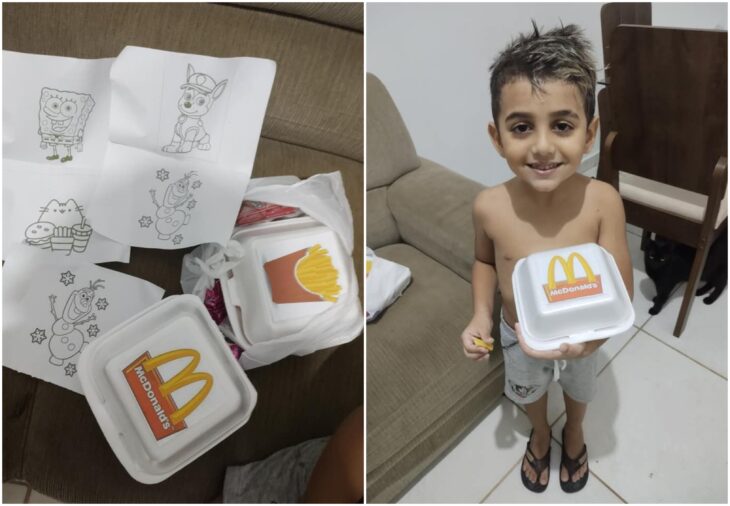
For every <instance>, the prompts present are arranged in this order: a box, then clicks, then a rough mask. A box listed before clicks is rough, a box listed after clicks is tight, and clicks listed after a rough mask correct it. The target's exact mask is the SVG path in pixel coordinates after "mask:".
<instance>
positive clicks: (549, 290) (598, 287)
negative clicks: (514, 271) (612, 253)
mask: <svg viewBox="0 0 730 506" xmlns="http://www.w3.org/2000/svg"><path fill="white" fill-rule="evenodd" d="M576 261H577V262H578V263H579V264H580V265H581V267H583V271H584V272H585V274H586V277H584V278H578V279H576V277H575V263H576ZM558 264H560V266H561V267H562V268H563V273H564V274H565V281H555V269H556V267H557V266H558ZM547 277H548V282H547V285H543V287H544V289H545V295H547V298H548V302H558V301H561V300H566V299H574V298H578V297H586V296H588V295H596V294H599V293H602V292H603V287H602V284H601V276H597V275H595V274H594V273H593V269H591V266H590V265H589V264H588V262H587V261H586V259H585V258H584V257H583V255H581V254H580V253H578V252H575V251H574V252H572V253H571V254H570V255H568V259H567V260H566V259H565V258H563V257H562V256H560V255H555V256H553V257H552V258H551V259H550V264H549V265H548V276H547Z"/></svg>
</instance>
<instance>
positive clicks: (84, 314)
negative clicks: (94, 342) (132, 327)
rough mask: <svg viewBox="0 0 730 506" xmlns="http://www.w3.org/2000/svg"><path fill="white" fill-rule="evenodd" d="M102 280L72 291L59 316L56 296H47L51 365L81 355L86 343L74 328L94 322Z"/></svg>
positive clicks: (79, 332)
mask: <svg viewBox="0 0 730 506" xmlns="http://www.w3.org/2000/svg"><path fill="white" fill-rule="evenodd" d="M103 282H104V280H103V279H97V280H96V281H94V282H93V283H92V282H91V281H89V286H88V287H85V288H81V289H80V290H74V291H73V292H71V295H69V296H68V299H66V305H65V306H64V307H63V312H62V313H61V315H60V316H59V315H58V314H56V296H55V295H49V296H48V300H50V301H51V315H52V316H53V319H54V322H53V326H52V327H51V332H52V333H53V335H52V336H51V338H50V339H49V340H48V348H49V349H50V351H51V357H50V359H49V362H50V363H51V364H53V365H58V366H61V365H63V362H64V360H68V359H70V358H71V357H73V356H74V355H76V354H77V353H81V350H82V349H83V347H84V345H85V344H86V343H87V341H86V339H84V335H83V334H82V333H81V331H80V330H77V329H76V327H78V326H79V325H83V324H84V323H88V322H90V321H92V320H96V314H94V313H92V312H91V310H92V309H93V306H92V305H91V303H92V302H93V300H94V295H95V294H96V290H98V289H100V288H104V285H103V284H102V283H103Z"/></svg>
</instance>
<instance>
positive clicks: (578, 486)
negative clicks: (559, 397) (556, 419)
mask: <svg viewBox="0 0 730 506" xmlns="http://www.w3.org/2000/svg"><path fill="white" fill-rule="evenodd" d="M587 452H588V448H587V447H586V445H585V444H584V445H583V450H581V452H580V454H579V455H578V456H577V457H576V458H574V459H571V458H570V457H568V454H567V453H565V428H563V455H562V457H561V458H560V472H561V474H562V471H563V467H565V470H566V471H568V481H563V480H562V478H561V479H560V488H562V489H563V492H567V493H568V494H572V493H573V492H578V491H579V490H582V489H583V487H585V486H586V482H587V481H588V474H589V473H588V471H589V469H588V455H586V454H587ZM583 456H585V462H581V459H582V458H583ZM583 464H585V465H586V474H584V475H583V477H582V478H581V479H580V480H578V481H573V475H574V474H575V473H576V472H578V470H579V469H580V468H581V467H583Z"/></svg>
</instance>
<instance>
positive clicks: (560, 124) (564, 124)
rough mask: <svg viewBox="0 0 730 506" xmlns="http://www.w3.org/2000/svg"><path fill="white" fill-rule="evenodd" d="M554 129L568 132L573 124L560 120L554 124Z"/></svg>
mask: <svg viewBox="0 0 730 506" xmlns="http://www.w3.org/2000/svg"><path fill="white" fill-rule="evenodd" d="M555 129H556V130H557V131H558V132H569V131H571V130H572V129H573V125H571V124H570V123H567V122H565V121H560V122H558V123H556V124H555Z"/></svg>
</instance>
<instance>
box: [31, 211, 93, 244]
mask: <svg viewBox="0 0 730 506" xmlns="http://www.w3.org/2000/svg"><path fill="white" fill-rule="evenodd" d="M83 210H84V208H83V207H82V206H79V205H78V204H77V203H76V201H75V200H74V199H68V200H67V201H66V202H59V201H58V200H56V199H53V200H51V201H50V202H48V204H46V205H45V206H43V207H42V208H41V209H40V211H41V214H40V216H39V217H38V221H36V222H34V223H31V224H30V225H29V226H28V228H26V229H25V240H26V242H27V243H28V244H30V245H31V246H37V247H39V248H42V249H51V250H52V251H63V252H65V253H66V254H67V255H70V254H71V252H72V251H75V252H79V253H83V252H84V251H86V247H87V245H88V244H89V239H90V238H91V233H92V229H91V227H90V226H89V225H87V224H86V217H85V216H84V213H83Z"/></svg>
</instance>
